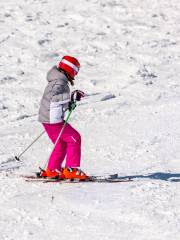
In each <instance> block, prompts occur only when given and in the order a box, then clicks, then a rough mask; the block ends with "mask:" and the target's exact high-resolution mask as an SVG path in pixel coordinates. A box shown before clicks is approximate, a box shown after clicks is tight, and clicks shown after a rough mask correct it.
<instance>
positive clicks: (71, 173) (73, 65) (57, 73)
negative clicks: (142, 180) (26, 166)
mask: <svg viewBox="0 0 180 240" xmlns="http://www.w3.org/2000/svg"><path fill="white" fill-rule="evenodd" d="M79 68H80V63H79V62H78V60H77V59H76V58H74V57H71V56H64V57H63V58H62V60H61V61H60V62H59V63H58V64H57V66H54V67H53V68H52V69H51V70H50V71H49V72H48V73H47V81H48V84H47V86H46V88H45V90H44V94H43V97H42V99H41V104H40V109H39V121H40V122H41V123H42V124H43V126H44V128H45V131H46V133H47V134H48V136H49V138H50V139H51V141H52V142H53V143H55V142H56V140H57V138H58V135H59V133H60V131H61V129H62V127H63V124H64V114H65V111H66V110H67V109H68V108H70V107H71V97H70V89H69V83H70V84H71V85H72V86H73V85H74V77H75V76H76V75H77V73H78V71H79ZM78 93H79V96H78V97H79V99H78V100H80V98H81V96H82V95H81V93H82V92H81V91H79V92H78ZM65 157H66V164H65V168H62V167H61V165H62V162H63V160H64V158H65ZM80 159H81V136H80V134H79V133H78V132H77V131H76V130H75V129H74V128H73V127H72V126H71V125H70V124H68V123H67V125H66V126H65V128H64V131H63V133H62V135H61V137H60V139H59V141H58V142H57V144H56V146H55V148H54V151H53V152H52V153H51V155H50V158H49V162H48V166H47V169H46V170H45V171H42V172H41V176H42V177H48V178H60V179H64V178H67V179H74V178H77V179H81V180H86V179H88V176H87V175H86V174H85V173H83V172H82V171H81V170H80V169H78V167H80Z"/></svg>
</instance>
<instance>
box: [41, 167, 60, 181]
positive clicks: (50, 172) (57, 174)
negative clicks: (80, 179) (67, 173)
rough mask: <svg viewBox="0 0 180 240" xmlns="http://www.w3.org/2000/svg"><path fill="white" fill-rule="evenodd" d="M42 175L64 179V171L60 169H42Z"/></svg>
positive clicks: (43, 176)
mask: <svg viewBox="0 0 180 240" xmlns="http://www.w3.org/2000/svg"><path fill="white" fill-rule="evenodd" d="M40 177H42V178H55V179H64V178H65V177H64V174H63V172H62V171H60V170H57V169H55V170H50V169H48V168H47V169H46V170H41V172H40Z"/></svg>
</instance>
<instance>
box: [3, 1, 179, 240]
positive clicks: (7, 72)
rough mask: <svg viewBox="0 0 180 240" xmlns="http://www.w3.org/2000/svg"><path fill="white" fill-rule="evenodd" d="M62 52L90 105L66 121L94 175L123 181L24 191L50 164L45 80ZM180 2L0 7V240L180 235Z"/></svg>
mask: <svg viewBox="0 0 180 240" xmlns="http://www.w3.org/2000/svg"><path fill="white" fill-rule="evenodd" d="M65 54H69V55H73V56H75V57H77V58H78V59H79V61H80V63H81V66H82V67H81V70H80V72H79V75H78V77H77V79H76V85H75V87H74V89H81V90H83V91H85V92H86V93H87V95H88V96H87V97H86V98H85V99H84V100H83V101H82V102H81V103H80V105H79V106H78V107H77V108H76V110H75V111H74V113H73V115H72V118H71V120H70V122H71V124H72V125H73V126H74V127H76V128H77V129H78V130H79V131H80V133H81V134H82V140H83V145H82V165H81V168H82V169H83V170H84V171H85V172H87V173H88V174H94V175H108V174H114V173H118V174H119V176H120V177H124V176H132V178H133V179H134V181H133V182H129V183H118V184H117V183H116V184H98V183H80V184H73V183H70V184H43V183H27V182H25V181H24V180H23V179H22V178H19V177H18V175H20V174H25V173H27V174H32V173H33V172H35V171H37V169H38V167H39V166H42V167H43V166H44V164H45V162H46V161H47V158H48V155H49V154H50V152H51V149H52V147H53V146H52V145H51V143H50V141H49V139H48V138H47V136H46V135H44V136H43V137H42V138H41V139H40V140H39V141H38V142H37V143H36V144H35V145H34V146H33V147H32V148H31V149H30V150H29V151H28V152H27V153H26V154H24V156H23V157H22V158H21V162H20V163H18V162H15V161H9V159H10V160H11V159H12V157H13V156H14V155H17V154H18V153H20V152H21V151H22V150H23V149H24V148H25V147H26V146H27V145H28V144H29V143H31V142H32V141H33V139H35V138H36V137H37V136H38V135H39V134H40V133H41V131H42V130H43V129H42V127H41V125H40V123H38V122H37V113H38V108H39V101H40V98H41V96H42V93H43V90H44V87H45V85H46V72H47V71H48V70H49V69H50V68H51V67H52V66H53V65H54V64H56V62H57V61H58V60H60V59H61V57H62V56H63V55H65ZM179 79H180V2H179V1H178V0H150V1H148V0H119V1H118V0H77V1H73V0H71V1H67V0H66V1H65V0H61V1H57V0H56V1H55V0H9V1H5V0H0V116H1V117H0V143H1V144H0V163H1V164H0V193H1V197H0V239H1V240H15V239H16V240H21V239H22V240H26V239H27V240H37V239H38V240H41V239H43V240H44V239H51V240H56V239H57V240H59V239H60V240H64V239H70V240H76V239H86V240H92V239H93V240H96V239H98V240H99V239H103V240H106V239H112V240H114V239H115V240H117V239H118V240H136V239H137V240H162V239H163V240H169V239H175V240H178V239H180V208H179V205H180V111H179V108H180V82H179Z"/></svg>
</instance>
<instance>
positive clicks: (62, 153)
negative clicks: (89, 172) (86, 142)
mask: <svg viewBox="0 0 180 240" xmlns="http://www.w3.org/2000/svg"><path fill="white" fill-rule="evenodd" d="M63 124H64V122H61V123H56V124H47V123H43V126H44V128H45V130H46V133H47V134H48V136H49V138H50V139H51V141H52V142H53V143H55V142H56V139H57V137H58V135H59V133H60V131H61V129H62V127H63ZM65 157H66V163H65V167H79V166H80V160H81V135H80V134H79V133H78V132H77V131H76V130H75V129H74V128H73V127H71V125H70V124H68V123H67V124H66V126H65V128H64V131H63V133H62V135H61V137H60V139H59V141H58V142H57V145H56V147H55V149H54V151H53V152H52V153H51V155H50V158H49V162H48V169H50V170H55V169H58V170H60V169H61V165H62V162H63V160H64V158H65Z"/></svg>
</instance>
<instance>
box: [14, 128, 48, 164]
mask: <svg viewBox="0 0 180 240" xmlns="http://www.w3.org/2000/svg"><path fill="white" fill-rule="evenodd" d="M44 133H45V131H43V132H42V133H41V134H40V135H39V136H38V137H37V138H36V139H34V141H33V142H32V143H31V144H29V146H27V148H25V150H24V151H23V152H22V153H20V154H19V155H18V156H15V159H16V160H17V161H20V157H21V156H22V155H23V154H24V153H25V152H26V151H27V150H28V149H29V148H30V147H31V146H32V145H33V144H34V143H35V142H36V141H37V140H38V139H39V138H40V137H41V136H42V135H43V134H44Z"/></svg>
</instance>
